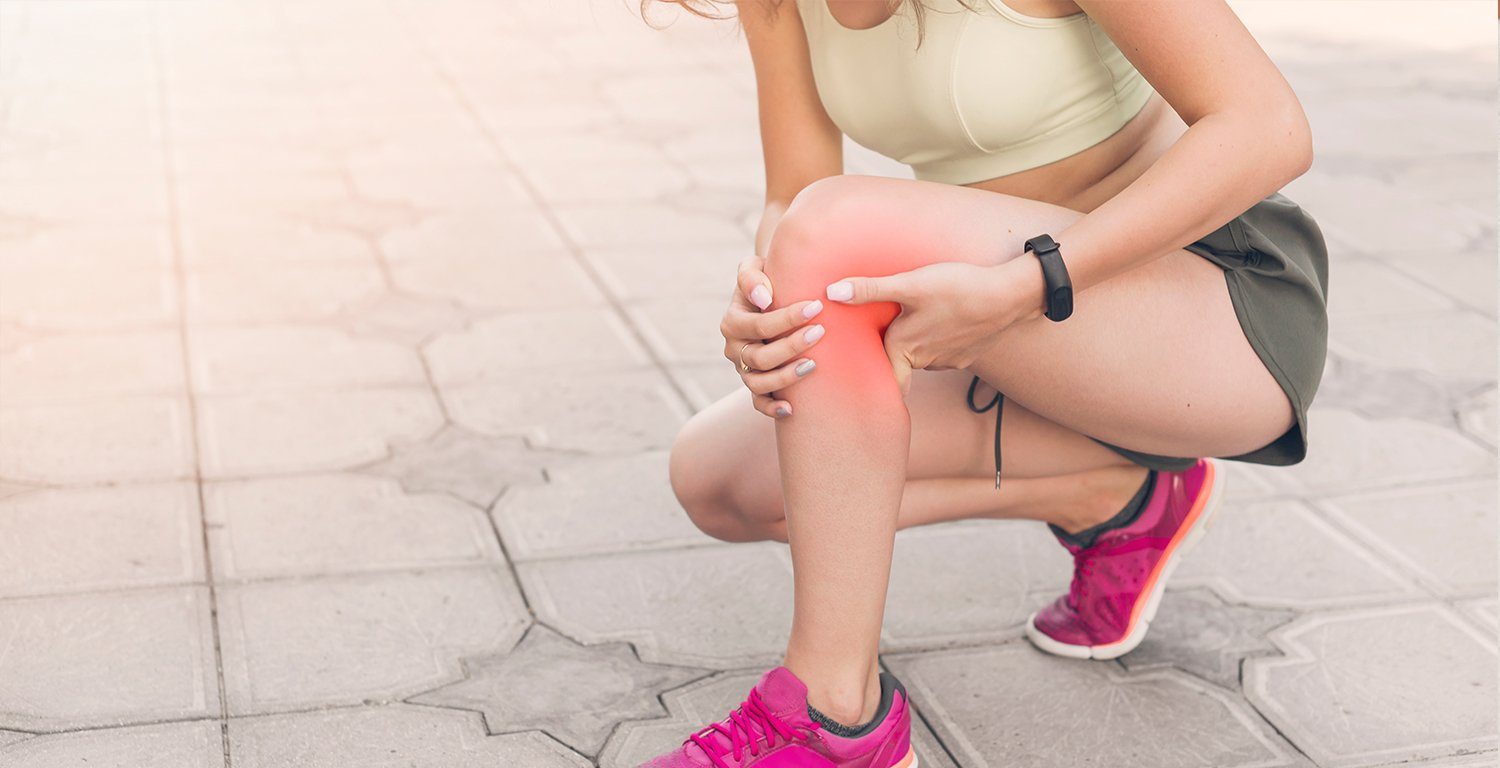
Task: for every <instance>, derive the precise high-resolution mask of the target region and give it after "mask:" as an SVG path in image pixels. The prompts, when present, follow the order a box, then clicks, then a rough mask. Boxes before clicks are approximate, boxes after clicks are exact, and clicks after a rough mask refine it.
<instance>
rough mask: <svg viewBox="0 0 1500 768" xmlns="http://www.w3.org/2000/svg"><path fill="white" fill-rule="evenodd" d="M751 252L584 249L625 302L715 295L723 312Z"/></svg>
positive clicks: (713, 248) (741, 248) (727, 248)
mask: <svg viewBox="0 0 1500 768" xmlns="http://www.w3.org/2000/svg"><path fill="white" fill-rule="evenodd" d="M751 253H752V251H751V249H750V248H747V247H744V246H740V245H730V246H711V247H694V246H688V247H683V248H670V249H668V248H657V247H646V248H622V249H607V248H597V249H589V250H586V251H584V258H585V259H587V260H588V262H589V263H590V264H592V265H593V266H594V269H596V270H597V271H598V272H599V275H600V278H601V279H602V280H603V281H604V284H605V285H606V286H608V287H609V290H610V292H611V293H613V294H614V295H615V296H616V297H617V298H619V299H621V300H623V301H636V300H640V299H666V298H684V297H694V298H707V297H714V298H717V299H719V304H720V307H719V312H720V314H723V311H724V309H725V308H727V307H728V306H729V295H730V293H731V292H733V291H734V286H735V282H734V275H735V272H736V268H737V267H738V266H739V263H740V261H741V260H743V259H744V258H745V257H747V256H749V255H751ZM714 327H718V326H717V323H716V324H715V326H714Z"/></svg>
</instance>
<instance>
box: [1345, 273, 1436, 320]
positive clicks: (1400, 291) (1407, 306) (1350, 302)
mask: <svg viewBox="0 0 1500 768" xmlns="http://www.w3.org/2000/svg"><path fill="white" fill-rule="evenodd" d="M1339 278H1340V279H1339V290H1337V291H1332V292H1330V293H1329V295H1328V316H1329V318H1330V320H1331V323H1332V325H1333V326H1335V327H1338V328H1347V327H1348V326H1349V323H1347V322H1346V321H1349V320H1358V319H1361V318H1367V317H1381V318H1389V317H1391V316H1396V315H1399V316H1402V317H1404V316H1405V315H1407V314H1410V313H1422V312H1427V313H1438V312H1444V311H1445V310H1451V309H1452V308H1453V302H1452V301H1451V300H1449V299H1448V298H1447V297H1445V296H1444V295H1443V294H1441V293H1439V292H1437V291H1436V290H1433V289H1432V288H1428V287H1427V286H1425V285H1423V284H1422V283H1420V282H1418V281H1416V280H1413V279H1412V278H1410V277H1408V276H1407V275H1405V274H1403V273H1401V272H1399V271H1397V270H1395V269H1392V268H1391V267H1388V266H1386V265H1384V264H1380V263H1374V262H1372V263H1363V264H1360V265H1359V268H1357V269H1348V270H1341V272H1340V274H1339ZM1449 316H1451V312H1450V313H1445V314H1443V315H1442V317H1449Z"/></svg>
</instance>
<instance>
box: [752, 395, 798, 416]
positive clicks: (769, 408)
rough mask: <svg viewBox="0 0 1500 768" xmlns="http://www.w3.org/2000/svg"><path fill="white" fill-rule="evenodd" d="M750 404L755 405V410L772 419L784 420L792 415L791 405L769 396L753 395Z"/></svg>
mask: <svg viewBox="0 0 1500 768" xmlns="http://www.w3.org/2000/svg"><path fill="white" fill-rule="evenodd" d="M752 402H753V403H754V405H755V410H757V411H760V412H761V413H764V414H765V415H767V416H770V417H771V418H773V419H784V418H786V417H788V416H790V415H792V404H791V403H788V402H787V401H785V400H777V399H776V398H774V397H771V396H770V395H755V397H754V399H753V401H752Z"/></svg>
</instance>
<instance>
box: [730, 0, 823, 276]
mask: <svg viewBox="0 0 1500 768" xmlns="http://www.w3.org/2000/svg"><path fill="white" fill-rule="evenodd" d="M739 12H740V24H741V26H742V27H743V28H744V30H745V39H746V41H747V42H748V43H749V46H750V60H751V63H752V64H753V66H754V68H755V89H756V103H757V106H758V108H759V113H760V144H761V156H762V158H763V159H764V162H765V172H766V209H765V214H764V215H763V216H762V217H761V223H760V227H759V229H758V230H757V231H756V233H755V253H756V254H757V255H759V256H765V255H766V247H767V246H768V245H769V244H770V242H771V234H772V233H773V232H775V230H776V222H778V221H780V220H781V214H782V213H784V212H785V211H786V207H787V206H788V205H790V204H791V202H792V198H794V197H796V196H797V193H798V192H801V191H802V190H803V188H804V187H806V186H807V185H809V184H811V183H813V182H814V181H817V180H818V179H821V178H824V177H827V176H837V175H838V174H840V173H843V170H844V150H843V143H842V142H843V136H842V134H840V132H839V129H838V127H837V126H835V125H834V124H833V121H832V120H830V119H829V117H828V113H827V112H825V111H824V110H823V102H822V101H821V100H819V98H818V89H817V86H816V85H815V84H814V82H813V74H812V60H811V58H810V54H809V53H808V48H807V35H806V33H805V32H804V31H803V29H802V19H801V17H800V16H798V14H797V6H796V3H795V2H783V3H781V4H779V6H777V7H772V6H771V5H770V4H769V3H767V2H766V1H765V0H744V1H743V2H741V3H739Z"/></svg>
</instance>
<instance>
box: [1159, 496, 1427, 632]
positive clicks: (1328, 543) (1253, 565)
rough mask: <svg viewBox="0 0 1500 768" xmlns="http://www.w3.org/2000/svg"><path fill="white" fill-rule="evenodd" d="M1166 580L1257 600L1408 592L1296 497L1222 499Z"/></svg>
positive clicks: (1387, 597) (1276, 603)
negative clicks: (1244, 501)
mask: <svg viewBox="0 0 1500 768" xmlns="http://www.w3.org/2000/svg"><path fill="white" fill-rule="evenodd" d="M1173 584H1174V585H1175V586H1178V587H1183V586H1189V585H1199V586H1205V587H1209V588H1212V589H1213V590H1214V591H1215V592H1217V593H1218V594H1219V595H1220V596H1221V597H1223V598H1224V599H1225V600H1227V601H1229V602H1232V603H1242V604H1246V605H1253V606H1258V607H1263V608H1313V607H1321V606H1329V605H1346V604H1351V603H1371V602H1390V601H1395V600H1403V599H1413V598H1416V597H1420V596H1422V594H1423V593H1422V592H1421V591H1420V590H1419V589H1418V588H1417V586H1416V585H1415V584H1413V583H1411V582H1410V580H1409V579H1408V578H1406V577H1404V576H1402V575H1401V574H1400V573H1398V572H1397V571H1396V570H1395V569H1393V568H1391V567H1390V566H1387V565H1385V564H1384V563H1383V562H1381V561H1380V560H1378V559H1377V558H1376V557H1374V555H1373V554H1372V553H1370V552H1369V551H1367V550H1366V549H1364V548H1363V547H1361V546H1359V545H1358V544H1356V543H1354V542H1353V541H1352V540H1351V539H1350V538H1349V537H1348V536H1346V535H1344V534H1343V533H1341V532H1340V531H1338V530H1337V529H1335V528H1334V527H1333V526H1331V525H1329V524H1328V523H1326V522H1324V521H1323V520H1322V518H1320V517H1318V515H1317V514H1316V513H1315V512H1314V511H1313V510H1312V509H1310V508H1309V507H1308V506H1307V505H1306V504H1304V503H1302V502H1299V501H1273V502H1262V503H1256V504H1250V505H1246V506H1226V507H1225V508H1222V509H1220V510H1219V512H1218V517H1217V518H1216V519H1215V520H1213V521H1212V527H1211V528H1210V529H1209V530H1208V534H1207V535H1206V536H1204V538H1203V540H1202V541H1201V542H1199V544H1198V546H1197V547H1196V548H1194V549H1193V550H1192V551H1191V552H1189V553H1187V554H1186V555H1185V556H1184V557H1183V560H1182V563H1181V565H1180V567H1179V568H1178V570H1177V572H1176V574H1175V576H1174V578H1173Z"/></svg>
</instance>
